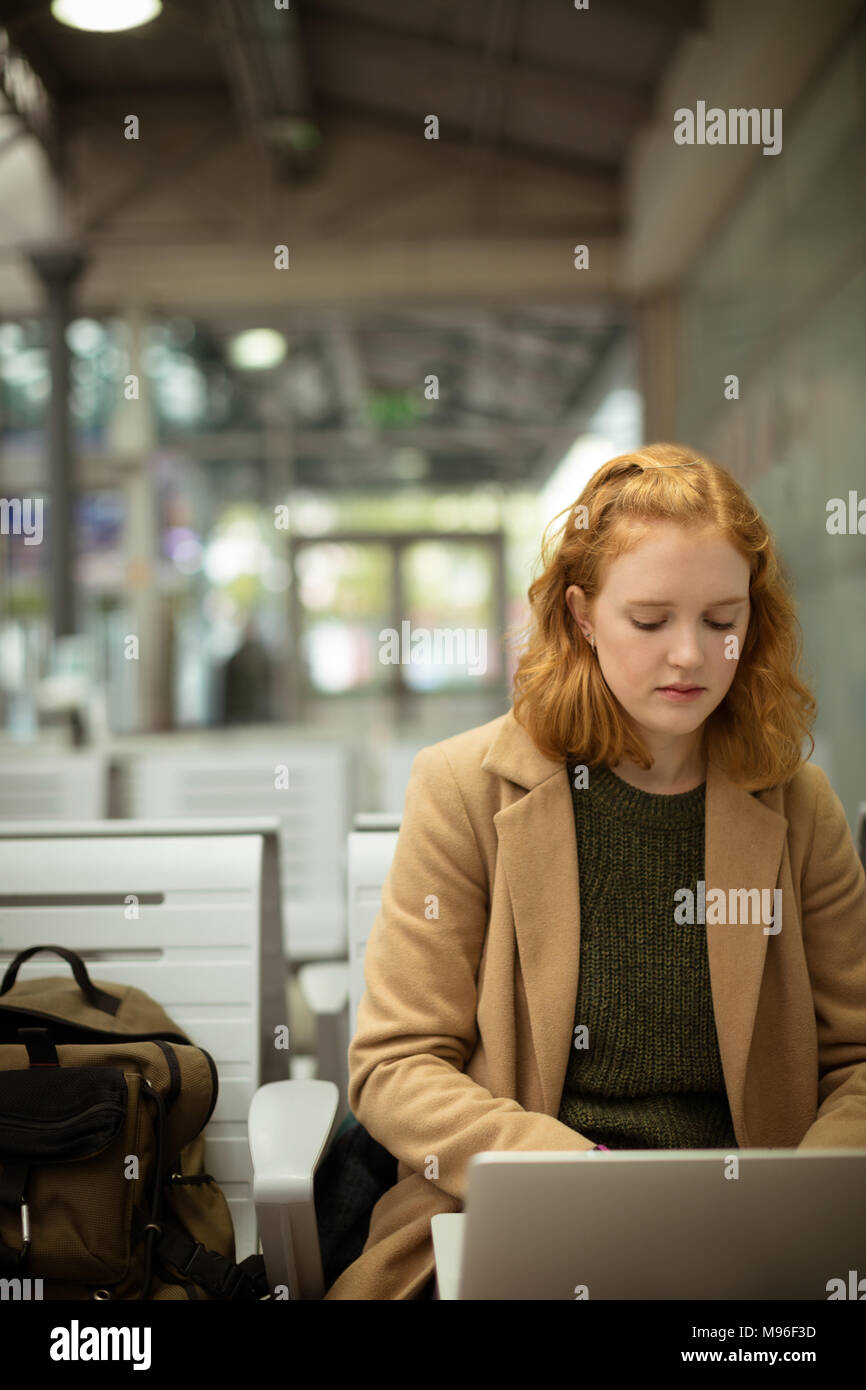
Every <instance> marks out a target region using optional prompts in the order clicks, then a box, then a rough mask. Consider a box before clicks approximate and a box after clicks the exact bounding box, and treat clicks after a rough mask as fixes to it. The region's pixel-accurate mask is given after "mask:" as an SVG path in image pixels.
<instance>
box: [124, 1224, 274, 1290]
mask: <svg viewBox="0 0 866 1390" xmlns="http://www.w3.org/2000/svg"><path fill="white" fill-rule="evenodd" d="M132 1219H133V1228H134V1230H135V1233H136V1236H137V1237H139V1238H140V1236H141V1235H142V1234H143V1232H144V1229H145V1227H144V1218H143V1217H142V1216H141V1214H140V1213H139V1212H138V1211H137V1210H136V1211H134V1212H133V1218H132ZM151 1234H156V1241H155V1243H154V1253H155V1254H156V1255H157V1257H158V1258H159V1259H160V1260H162V1261H163V1263H165V1262H168V1264H170V1265H173V1266H174V1268H175V1269H176V1270H178V1272H179V1273H180V1274H182V1275H183V1276H184V1278H186V1279H191V1280H192V1281H193V1282H194V1283H196V1284H200V1285H201V1287H202V1288H203V1289H206V1290H207V1292H208V1293H209V1294H212V1295H213V1296H214V1298H226V1299H238V1300H240V1301H249V1300H252V1299H261V1298H266V1297H267V1296H268V1295H269V1294H270V1289H269V1287H268V1279H267V1274H266V1272H265V1261H264V1257H263V1256H262V1255H248V1256H247V1258H246V1259H245V1260H242V1261H241V1263H240V1264H235V1263H234V1262H233V1261H232V1260H230V1259H229V1258H228V1257H227V1256H226V1255H220V1254H219V1253H218V1252H217V1251H216V1250H208V1248H207V1246H205V1245H202V1244H201V1242H200V1241H197V1240H193V1239H192V1237H191V1236H190V1235H188V1234H187V1232H186V1231H182V1230H180V1229H178V1228H176V1227H174V1226H171V1227H169V1226H168V1225H166V1224H165V1220H164V1219H163V1221H162V1222H160V1224H159V1226H158V1228H157V1229H156V1230H154V1227H153V1226H151V1227H150V1229H149V1230H148V1235H151ZM149 1282H150V1281H149V1279H148V1283H149Z"/></svg>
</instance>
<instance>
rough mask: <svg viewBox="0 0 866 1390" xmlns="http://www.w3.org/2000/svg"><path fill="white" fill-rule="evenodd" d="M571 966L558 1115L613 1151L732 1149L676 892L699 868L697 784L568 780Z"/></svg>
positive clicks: (700, 966)
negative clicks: (573, 864)
mask: <svg viewBox="0 0 866 1390" xmlns="http://www.w3.org/2000/svg"><path fill="white" fill-rule="evenodd" d="M567 775H568V779H569V785H570V787H571V794H572V802H573V804H574V824H575V834H576V837H577V851H578V868H579V878H580V970H579V977H578V989H577V1003H576V1009H575V1017H574V1022H575V1025H577V1024H586V1026H587V1029H588V1034H589V1036H588V1046H587V1047H586V1048H585V1049H583V1050H581V1049H578V1048H575V1047H574V1043H573V1039H574V1036H575V1035H574V1034H572V1046H571V1048H570V1050H569V1061H568V1070H567V1073H566V1078H565V1085H564V1087H563V1092H562V1100H561V1103H560V1110H559V1119H560V1120H561V1121H562V1123H563V1124H567V1125H570V1126H571V1127H572V1128H573V1129H576V1130H578V1131H579V1132H580V1133H581V1134H584V1135H586V1137H587V1138H589V1139H592V1140H593V1141H594V1142H595V1143H596V1144H608V1145H609V1146H610V1147H611V1148H613V1149H696V1148H708V1149H712V1148H725V1149H731V1148H736V1147H737V1142H736V1137H735V1135H734V1129H733V1123H732V1120H731V1112H730V1108H729V1105H728V1099H727V1094H726V1091H725V1084H724V1077H723V1073H722V1063H721V1057H720V1055H719V1042H718V1037H717V1035H716V1025H715V1018H714V1015H713V1004H712V994H711V992H710V973H709V963H708V960H707V943H706V927H705V926H703V925H698V924H695V925H692V926H688V925H683V926H678V925H677V924H676V923H675V921H674V909H675V901H674V893H675V891H676V890H677V889H678V888H690V889H691V890H692V892H693V893H696V892H697V883H698V880H699V879H702V878H704V876H705V875H704V814H705V793H706V783H702V784H701V785H700V786H699V787H695V788H694V789H693V790H692V791H688V792H681V793H678V794H677V795H675V796H660V795H657V794H656V793H654V792H646V791H642V790H641V789H640V788H638V787H632V786H631V785H630V784H629V783H627V782H624V781H623V780H622V778H620V777H617V776H616V774H615V773H613V772H611V770H610V768H608V767H606V766H600V767H591V768H589V769H588V786H587V787H586V788H584V789H577V788H575V786H574V764H573V763H571V762H568V763H567Z"/></svg>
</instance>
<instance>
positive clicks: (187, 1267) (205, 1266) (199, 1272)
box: [177, 1241, 247, 1298]
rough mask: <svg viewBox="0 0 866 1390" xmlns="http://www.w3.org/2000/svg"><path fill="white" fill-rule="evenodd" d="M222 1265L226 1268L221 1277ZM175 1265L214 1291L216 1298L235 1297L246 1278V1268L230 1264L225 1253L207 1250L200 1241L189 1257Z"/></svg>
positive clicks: (182, 1272) (183, 1272)
mask: <svg viewBox="0 0 866 1390" xmlns="http://www.w3.org/2000/svg"><path fill="white" fill-rule="evenodd" d="M224 1266H228V1268H227V1269H226V1272H225V1275H224V1276H223V1277H222V1279H221V1278H220V1275H221V1274H222V1269H223V1267H224ZM177 1267H178V1269H179V1270H180V1272H181V1274H187V1275H189V1277H190V1278H191V1279H195V1280H196V1281H197V1282H198V1283H199V1284H201V1285H202V1286H203V1287H204V1288H206V1289H208V1290H209V1291H210V1292H211V1293H215V1294H216V1295H217V1297H218V1298H236V1297H237V1295H238V1291H239V1289H240V1287H241V1285H242V1284H243V1283H244V1282H245V1281H246V1278H247V1275H246V1270H244V1269H242V1268H241V1266H240V1265H234V1264H232V1263H231V1261H230V1260H227V1259H226V1257H225V1255H219V1254H217V1253H216V1251H214V1250H208V1248H207V1246H205V1245H202V1243H201V1241H197V1242H196V1245H195V1249H194V1250H193V1252H192V1254H191V1255H190V1257H189V1259H188V1260H187V1261H186V1262H185V1263H184V1264H183V1265H178V1266H177Z"/></svg>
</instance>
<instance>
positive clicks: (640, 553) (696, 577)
mask: <svg viewBox="0 0 866 1390" xmlns="http://www.w3.org/2000/svg"><path fill="white" fill-rule="evenodd" d="M643 525H645V527H646V530H645V532H644V534H643V539H642V540H640V541H639V543H638V544H637V545H635V546H634V548H633V549H632V550H630V551H629V552H628V553H627V554H625V555H620V556H619V557H618V558H617V559H616V560H614V561H612V562H611V564H610V566H609V567H608V568H607V570H606V572H605V573H604V575H603V580H602V586H601V588H600V590H599V592H598V593H597V595H596V597H595V600H594V602H592V603H591V604H589V605H588V604H587V603H586V602H585V600H584V595H583V590H582V589H580V588H579V587H578V586H577V585H576V584H572V585H571V586H570V587H569V588H568V589H567V591H566V600H567V602H568V606H569V609H570V610H571V613H572V616H573V617H574V619H575V621H576V622H577V623H578V624H579V626H580V627H581V629H582V631H583V632H584V633H585V634H587V635H593V636H594V637H595V651H596V657H597V660H598V662H599V665H600V667H601V672H602V675H603V676H604V678H605V680H606V682H607V684H608V686H609V687H610V689H611V691H612V692H613V694H614V695H615V696H616V698H617V700H619V702H620V704H621V705H622V706H623V708H624V709H625V710H626V712H627V713H628V714H630V715H631V717H632V719H633V720H634V721H635V722H636V724H637V725H638V726H639V732H641V731H644V732H646V733H649V734H651V735H652V734H657V735H659V734H661V735H671V734H689V733H692V732H694V730H696V729H698V728H700V726H701V725H702V724H703V722H704V720H705V719H706V718H707V717H708V715H710V714H711V713H712V711H713V710H714V709H715V708H716V706H717V705H719V704H721V702H722V700H723V699H724V697H725V695H726V694H727V692H728V689H729V688H730V685H731V683H732V681H733V679H734V676H735V675H736V671H737V658H738V655H739V652H740V651H741V650H742V646H743V643H744V641H745V637H746V629H747V628H748V625H749V614H750V611H751V604H750V601H749V566H748V563H747V562H746V561H745V560H744V559H743V558H742V556H741V555H739V554H738V553H737V551H736V550H735V549H734V548H733V546H732V545H731V544H730V542H728V541H726V540H723V539H722V538H721V537H720V536H718V535H717V534H714V533H713V532H710V531H702V532H698V533H695V532H693V531H692V530H690V529H686V528H685V527H683V526H680V525H678V524H677V523H676V522H668V521H653V522H647V523H643ZM732 634H733V635H734V636H735V637H736V638H737V639H738V642H737V644H736V645H735V644H733V643H731V642H729V641H728V640H727V639H729V638H730V637H731V635H732ZM728 652H732V654H730V655H728V654H727V653H728ZM672 684H681V685H691V686H700V687H702V689H701V691H700V693H699V694H697V695H696V696H694V697H693V698H689V699H685V700H682V699H681V700H678V699H676V698H672V697H670V696H668V695H666V694H663V693H662V689H663V687H665V686H670V685H672Z"/></svg>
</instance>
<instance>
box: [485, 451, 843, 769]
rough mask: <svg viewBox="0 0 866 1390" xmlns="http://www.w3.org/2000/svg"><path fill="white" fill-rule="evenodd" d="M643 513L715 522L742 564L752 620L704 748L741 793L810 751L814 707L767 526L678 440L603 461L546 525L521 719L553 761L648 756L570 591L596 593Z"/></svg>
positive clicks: (521, 679) (519, 677)
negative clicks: (574, 612) (580, 623)
mask: <svg viewBox="0 0 866 1390" xmlns="http://www.w3.org/2000/svg"><path fill="white" fill-rule="evenodd" d="M579 507H585V508H586V516H585V517H584V514H583V513H578V511H577V509H578V508H579ZM561 516H565V518H566V519H565V521H564V522H563V524H562V526H561V527H560V528H558V529H557V532H556V533H555V536H554V537H551V538H549V537H548V532H549V531H550V529H551V527H553V526H554V525H555V523H556V522H557V521H558V519H559V517H561ZM577 520H580V521H581V522H583V521H585V523H586V524H585V526H584V525H583V524H581V525H575V522H576V521H577ZM651 520H664V521H675V522H679V523H681V524H682V525H684V526H689V527H694V526H697V527H699V528H700V529H703V528H707V529H710V530H711V531H712V532H713V533H714V534H717V535H720V536H723V537H724V538H725V539H727V540H728V541H729V542H730V543H731V545H733V546H734V548H735V549H736V550H737V551H738V553H739V554H740V555H742V556H743V558H744V559H745V560H747V561H748V563H749V568H750V581H749V597H750V600H751V610H750V616H749V626H748V630H747V632H746V637H745V641H744V643H743V647H742V650H741V652H740V658H739V661H738V664H737V672H736V675H735V676H734V679H733V682H732V684H731V687H730V689H729V690H728V692H727V694H726V696H725V698H724V699H723V700H722V702H721V704H720V705H718V706H717V708H716V709H715V710H713V712H712V713H711V714H710V715H709V716H708V718H707V720H706V722H705V724H704V729H703V737H704V748H705V751H706V753H707V756H708V758H710V759H712V760H713V761H714V762H715V763H717V764H718V765H719V766H721V768H722V769H723V770H724V771H725V772H726V774H727V775H728V776H729V777H730V778H731V779H732V780H733V781H734V782H736V783H737V784H738V785H740V786H742V787H744V788H745V789H746V790H749V791H755V790H760V789H764V788H767V787H771V786H775V785H777V784H778V783H781V782H785V781H788V780H789V779H790V778H791V777H793V775H794V773H795V772H796V771H797V769H798V768H799V767H800V766H801V765H802V764H803V763H804V762H805V761H807V759H806V758H804V757H803V752H802V747H803V740H804V738H808V739H809V740H810V741H811V745H812V746H811V748H810V749H809V753H808V757H811V755H812V752H813V751H814V747H815V740H814V739H813V738H812V734H811V732H810V728H811V725H812V723H813V721H814V718H815V715H816V712H817V705H816V702H815V699H814V696H813V695H812V692H811V691H810V690H809V688H808V687H807V686H806V685H804V684H803V682H802V681H801V680H800V679H799V675H798V672H799V667H800V663H801V660H802V632H801V629H800V624H799V621H798V619H797V615H796V611H795V608H794V602H793V599H792V597H791V593H790V590H789V585H788V582H787V580H786V578H785V577H784V575H783V573H782V569H781V565H780V562H779V559H778V557H777V554H776V549H775V545H774V541H773V538H772V536H771V534H770V531H769V530H768V528H767V526H766V524H765V522H764V520H763V518H762V517H761V516H760V514H759V512H758V510H757V508H756V507H755V506H754V504H753V503H752V502H751V501H750V500H749V498H748V497H747V495H746V493H745V492H744V491H743V489H742V488H741V487H740V484H739V483H738V482H737V481H736V479H735V478H733V477H732V476H731V474H730V473H728V472H727V470H726V469H724V468H722V467H721V466H720V465H719V464H717V463H714V462H712V461H711V460H710V459H707V458H703V457H701V456H700V455H696V454H695V451H694V450H693V449H688V448H685V447H684V446H683V445H680V444H648V445H646V446H645V447H643V448H641V449H637V450H635V451H634V452H633V453H629V454H621V455H620V456H619V457H618V458H614V459H610V460H609V461H608V462H607V463H605V464H603V465H602V467H601V468H599V469H598V471H597V472H596V473H594V474H593V476H592V478H590V480H589V482H588V483H587V484H586V486H585V487H584V489H583V491H582V493H581V494H580V497H579V498H578V499H577V501H576V502H574V503H573V504H572V505H571V506H570V507H567V508H565V509H564V511H563V512H558V513H557V515H556V516H555V517H554V518H553V520H552V521H551V522H550V523H549V524H548V526H547V527H546V528H545V532H544V536H543V537H542V544H541V564H542V567H543V572H542V573H541V574H540V575H539V576H538V578H536V579H535V580H534V581H533V583H532V584H531V585H530V587H529V591H528V598H529V604H530V618H529V621H528V623H527V624H526V625H525V626H524V628H522V629H520V631H521V632H522V633H525V634H526V635H527V641H526V645H525V650H524V651H523V654H522V656H521V657H520V660H519V662H518V665H517V669H516V671H515V675H514V699H513V709H514V715H515V718H516V719H517V720H518V722H519V723H520V724H521V725H522V726H523V727H524V728H525V729H526V730H527V732H528V733H529V734H530V736H531V737H532V739H533V741H534V743H535V744H536V746H537V747H538V748H539V749H540V750H541V751H542V752H543V753H545V754H546V755H547V756H548V757H550V758H554V759H559V758H562V759H565V758H566V757H574V756H575V755H578V756H579V759H580V761H581V762H583V763H586V764H587V765H589V766H592V765H593V764H598V763H602V762H604V763H608V764H609V765H610V766H616V764H617V763H619V762H620V761H621V760H622V759H623V758H628V759H629V760H631V761H632V762H634V763H636V764H637V765H638V766H640V767H642V768H645V769H648V768H650V767H652V764H653V760H652V757H651V756H650V754H649V752H648V750H647V748H646V746H645V744H644V743H643V742H642V740H641V739H640V738H639V737H638V735H637V732H636V730H635V728H634V727H633V724H632V721H631V719H630V717H629V716H628V714H627V713H626V711H625V710H624V709H623V708H622V706H621V704H620V703H619V701H618V700H617V699H616V697H615V696H614V695H613V693H612V691H611V690H610V688H609V686H608V685H607V682H606V681H605V679H604V677H603V675H602V673H601V669H600V667H599V664H598V660H597V658H596V657H595V656H594V654H593V652H592V650H591V649H590V647H589V645H588V643H587V642H586V641H585V639H584V638H583V637H582V635H581V633H580V631H579V629H578V627H577V624H576V623H575V622H574V619H573V618H572V616H571V613H570V612H569V609H568V606H567V604H566V601H565V591H566V589H567V588H568V586H569V585H570V584H578V585H580V587H581V588H582V589H583V590H584V592H585V594H586V596H587V598H588V599H590V600H591V599H592V598H593V597H594V596H595V595H596V594H597V593H598V591H599V589H600V587H601V584H602V576H603V569H604V566H605V565H606V564H607V563H609V562H610V561H611V560H613V559H615V558H616V557H617V556H618V555H622V554H624V553H625V552H626V551H627V550H630V549H631V548H632V547H633V546H634V545H636V544H637V542H638V541H639V540H640V526H639V523H640V522H642V521H651ZM635 523H638V525H637V526H636V525H635ZM557 537H558V539H557ZM509 635H510V634H509Z"/></svg>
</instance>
